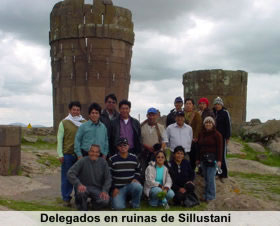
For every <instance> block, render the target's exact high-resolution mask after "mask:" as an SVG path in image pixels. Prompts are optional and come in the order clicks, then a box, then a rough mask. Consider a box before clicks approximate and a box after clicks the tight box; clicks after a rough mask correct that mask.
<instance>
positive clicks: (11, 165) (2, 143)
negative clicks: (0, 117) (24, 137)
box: [0, 126, 21, 176]
mask: <svg viewBox="0 0 280 226" xmlns="http://www.w3.org/2000/svg"><path fill="white" fill-rule="evenodd" d="M20 160H21V127H15V126H0V175H2V176H8V175H16V174H17V173H18V172H19V170H20Z"/></svg>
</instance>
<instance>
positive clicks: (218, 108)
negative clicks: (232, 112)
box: [214, 104, 223, 111]
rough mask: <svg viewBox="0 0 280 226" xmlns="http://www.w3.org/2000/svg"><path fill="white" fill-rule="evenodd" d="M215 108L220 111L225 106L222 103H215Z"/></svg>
mask: <svg viewBox="0 0 280 226" xmlns="http://www.w3.org/2000/svg"><path fill="white" fill-rule="evenodd" d="M214 108H215V109H216V111H220V110H222V108H223V106H222V105H221V104H215V106H214Z"/></svg>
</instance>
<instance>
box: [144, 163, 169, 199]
mask: <svg viewBox="0 0 280 226" xmlns="http://www.w3.org/2000/svg"><path fill="white" fill-rule="evenodd" d="M163 167H164V171H163V185H162V186H163V187H168V188H169V189H170V188H171V186H172V180H171V177H170V175H169V172H168V168H167V167H166V166H165V165H163ZM156 173H157V170H156V163H155V162H154V161H151V162H150V163H149V165H148V167H147V169H146V171H145V183H144V194H145V195H146V196H147V197H149V194H150V190H151V188H153V187H158V186H159V183H158V182H157V181H156Z"/></svg>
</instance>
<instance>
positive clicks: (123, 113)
mask: <svg viewBox="0 0 280 226" xmlns="http://www.w3.org/2000/svg"><path fill="white" fill-rule="evenodd" d="M129 113H130V108H129V106H128V105H126V104H123V105H122V106H121V108H120V115H121V117H122V118H123V119H127V118H129Z"/></svg>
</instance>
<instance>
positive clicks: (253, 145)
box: [248, 142, 266, 153]
mask: <svg viewBox="0 0 280 226" xmlns="http://www.w3.org/2000/svg"><path fill="white" fill-rule="evenodd" d="M248 145H249V147H251V148H253V149H254V150H255V151H256V152H260V153H264V152H266V150H265V148H264V146H263V145H261V144H259V143H251V142H249V143H248Z"/></svg>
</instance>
